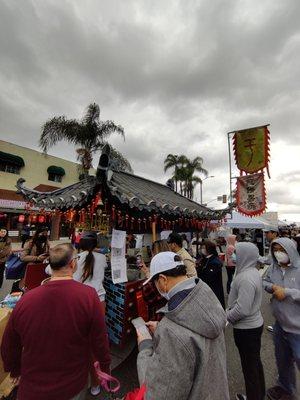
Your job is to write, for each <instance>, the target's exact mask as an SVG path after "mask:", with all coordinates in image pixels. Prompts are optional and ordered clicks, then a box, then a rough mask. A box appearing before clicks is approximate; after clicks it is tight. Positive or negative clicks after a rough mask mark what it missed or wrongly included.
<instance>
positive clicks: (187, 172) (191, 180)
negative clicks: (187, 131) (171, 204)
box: [164, 154, 208, 199]
mask: <svg viewBox="0 0 300 400" xmlns="http://www.w3.org/2000/svg"><path fill="white" fill-rule="evenodd" d="M202 164H203V159H202V158H201V157H196V158H194V159H193V160H190V159H188V158H187V157H186V156H185V155H183V154H182V155H180V156H178V155H176V154H168V156H167V157H166V159H165V160H164V171H165V172H166V171H167V170H169V169H173V176H172V180H173V181H174V182H175V189H176V192H177V191H178V183H179V191H180V194H182V195H184V196H186V197H188V198H189V199H192V198H193V196H194V189H195V186H196V185H197V184H198V183H201V182H202V180H201V178H200V177H199V176H197V175H195V173H196V172H198V173H200V174H201V175H204V176H207V175H208V171H207V170H206V169H205V168H203V166H202Z"/></svg>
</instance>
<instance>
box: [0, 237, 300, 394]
mask: <svg viewBox="0 0 300 400" xmlns="http://www.w3.org/2000/svg"><path fill="white" fill-rule="evenodd" d="M53 244H54V243H53ZM17 246H18V245H14V247H15V248H18V247H17ZM225 274H226V271H225V268H224V276H223V281H224V283H225V282H226V279H227V278H226V276H225ZM10 287H11V281H4V284H3V287H2V289H0V299H2V298H4V296H5V295H6V294H7V293H9V290H10ZM269 299H270V296H269V295H268V294H266V293H265V294H264V297H263V304H262V314H263V317H264V321H265V328H266V327H267V325H272V323H273V321H274V319H273V317H272V315H271V312H270V301H269ZM295 317H299V316H295ZM225 337H226V347H227V367H228V381H229V389H230V395H231V399H232V400H233V399H234V395H235V393H245V386H244V380H243V374H242V370H241V365H240V359H239V354H238V351H237V349H236V347H235V344H234V340H233V332H232V328H231V327H230V326H228V327H227V328H226V331H225ZM261 355H262V361H263V365H264V371H265V379H266V386H267V388H268V387H270V386H272V385H273V384H274V383H275V382H276V374H277V373H276V364H275V358H274V348H273V342H272V334H271V333H270V332H268V331H267V330H266V329H265V330H264V333H263V336H262V351H261ZM136 356H137V348H135V349H134V350H133V351H132V353H131V354H130V355H129V357H128V358H127V359H126V360H125V361H124V362H123V363H122V364H120V365H119V366H118V367H117V368H116V369H114V370H113V375H114V376H115V377H116V378H118V379H119V380H120V382H121V390H120V392H119V393H118V397H119V396H120V397H121V396H122V395H124V394H125V393H127V392H129V391H130V390H133V389H134V388H136V387H138V378H137V371H136ZM211 379H212V380H213V379H216V378H215V377H214V371H211ZM297 384H298V388H299V391H300V373H299V371H298V373H297ZM109 398H113V397H109V396H108V395H105V394H100V395H99V396H98V397H95V396H91V395H87V397H86V400H92V399H94V400H95V399H97V400H102V399H109ZM298 399H299V400H300V394H299V397H298ZM157 400H158V399H157ZM214 400H222V399H221V398H220V399H214Z"/></svg>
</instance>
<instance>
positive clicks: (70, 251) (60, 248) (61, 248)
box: [49, 243, 74, 270]
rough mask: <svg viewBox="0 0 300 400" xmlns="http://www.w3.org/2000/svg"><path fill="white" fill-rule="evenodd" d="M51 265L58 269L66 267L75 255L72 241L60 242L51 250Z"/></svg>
mask: <svg viewBox="0 0 300 400" xmlns="http://www.w3.org/2000/svg"><path fill="white" fill-rule="evenodd" d="M49 254H50V257H49V263H50V267H51V268H52V269H54V270H58V269H61V268H64V267H66V266H67V265H68V264H69V263H70V261H71V260H72V258H73V256H74V247H73V246H72V245H71V244H70V243H62V244H58V245H56V246H55V247H52V249H50V251H49Z"/></svg>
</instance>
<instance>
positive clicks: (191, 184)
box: [186, 157, 208, 199]
mask: <svg viewBox="0 0 300 400" xmlns="http://www.w3.org/2000/svg"><path fill="white" fill-rule="evenodd" d="M202 165H203V158H201V157H196V158H194V159H193V160H188V162H187V164H186V169H187V188H188V198H189V199H193V197H194V189H195V187H196V185H197V183H200V184H201V183H202V179H201V178H200V177H199V176H197V175H194V173H195V172H200V174H202V175H204V176H207V175H208V171H207V170H206V169H205V168H203V166H202Z"/></svg>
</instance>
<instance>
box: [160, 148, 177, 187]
mask: <svg viewBox="0 0 300 400" xmlns="http://www.w3.org/2000/svg"><path fill="white" fill-rule="evenodd" d="M178 159H179V157H178V156H177V155H176V154H168V155H167V158H166V159H165V161H164V171H165V172H167V170H168V169H170V168H174V174H173V179H174V181H175V190H176V192H177V182H178V180H177V168H178V162H179V161H178Z"/></svg>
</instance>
